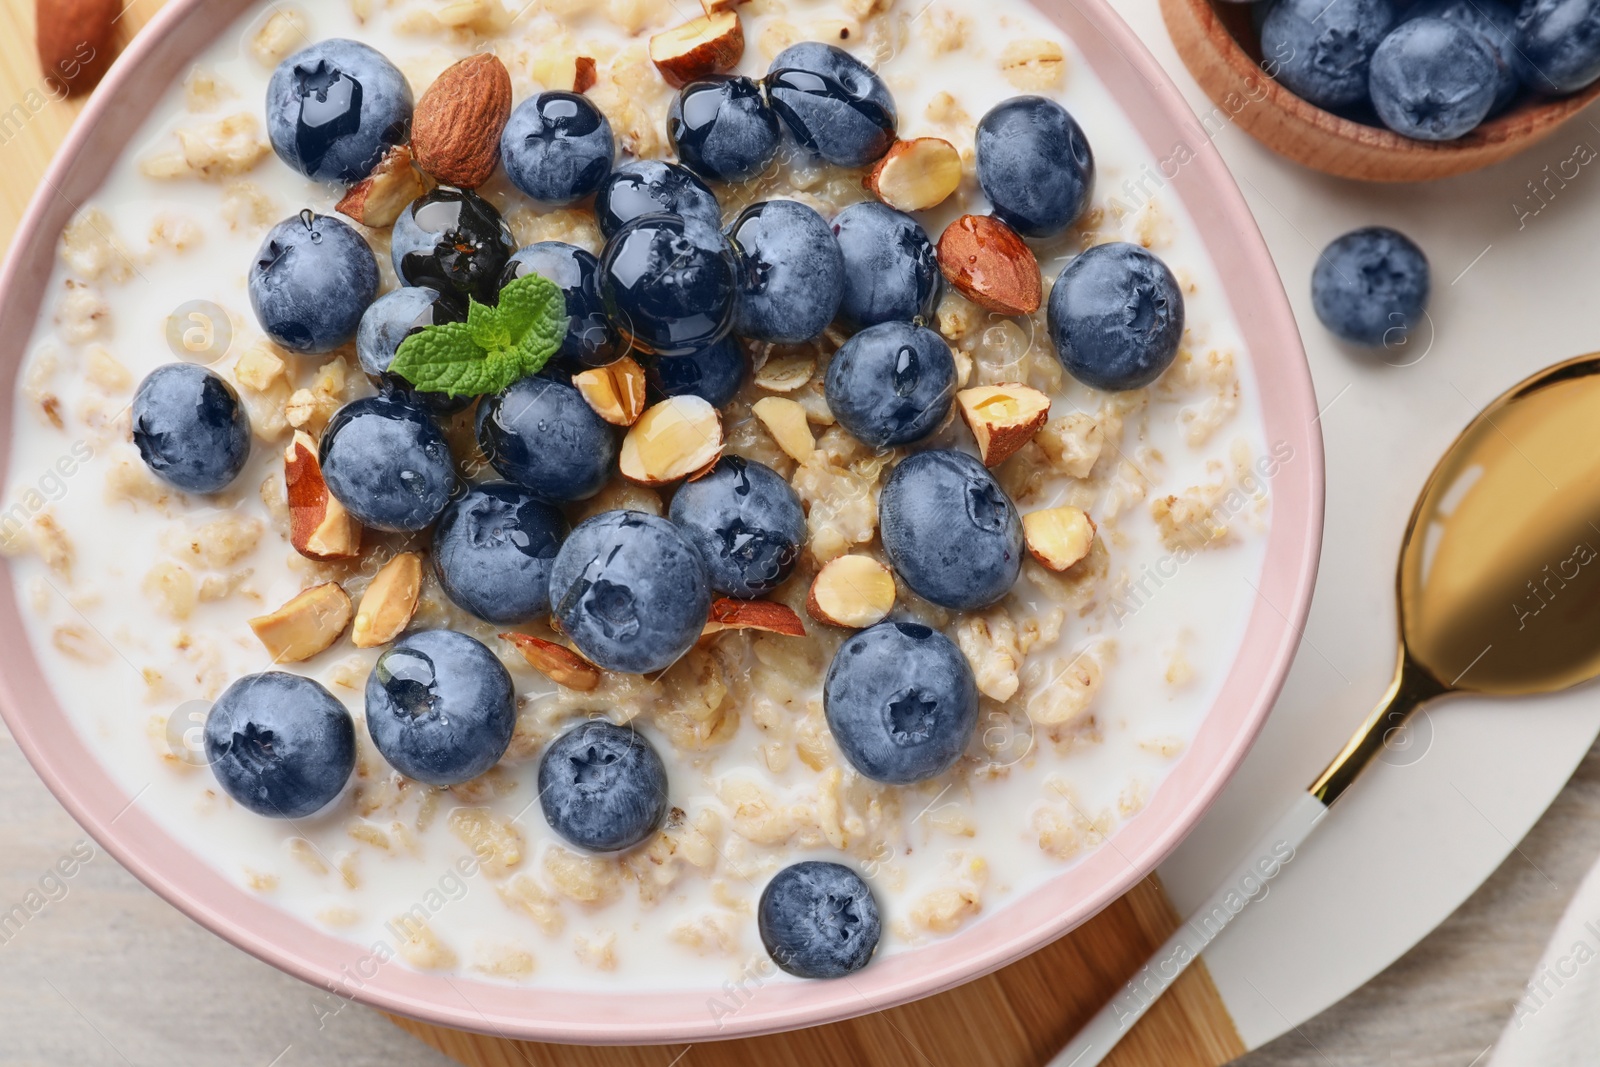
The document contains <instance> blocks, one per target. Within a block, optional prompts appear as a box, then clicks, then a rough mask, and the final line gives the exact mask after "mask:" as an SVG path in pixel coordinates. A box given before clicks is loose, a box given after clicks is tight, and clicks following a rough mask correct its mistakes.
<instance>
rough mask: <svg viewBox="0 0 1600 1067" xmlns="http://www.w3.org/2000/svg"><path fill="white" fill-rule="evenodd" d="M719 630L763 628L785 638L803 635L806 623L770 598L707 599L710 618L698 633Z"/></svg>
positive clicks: (705, 633)
mask: <svg viewBox="0 0 1600 1067" xmlns="http://www.w3.org/2000/svg"><path fill="white" fill-rule="evenodd" d="M723 630H765V631H767V632H768V633H774V634H783V635H784V636H786V637H804V636H805V635H806V624H805V623H803V622H801V621H800V616H798V615H796V614H795V613H794V612H793V611H792V610H790V609H789V608H786V607H784V606H783V605H782V604H777V603H774V602H773V601H770V600H734V599H733V598H732V597H719V598H718V599H716V600H713V601H712V602H711V617H710V618H709V620H707V622H706V628H705V629H704V630H702V631H701V633H700V636H702V637H705V636H708V635H710V634H714V633H720V632H721V631H723Z"/></svg>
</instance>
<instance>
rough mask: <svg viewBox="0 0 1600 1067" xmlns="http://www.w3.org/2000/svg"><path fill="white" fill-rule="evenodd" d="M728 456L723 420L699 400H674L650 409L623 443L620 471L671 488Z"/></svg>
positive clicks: (640, 481) (632, 478) (644, 482)
mask: <svg viewBox="0 0 1600 1067" xmlns="http://www.w3.org/2000/svg"><path fill="white" fill-rule="evenodd" d="M720 455H722V418H721V417H720V416H719V415H718V414H717V409H716V408H714V407H712V406H711V404H710V403H709V402H707V401H706V400H705V399H703V398H701V397H698V396H674V397H668V398H667V399H666V400H663V401H662V402H661V403H659V404H656V405H655V406H653V407H650V408H646V409H645V412H644V414H642V415H640V416H639V419H638V421H637V422H635V423H634V424H633V426H632V427H631V428H630V429H629V430H628V433H627V436H625V437H623V439H622V449H621V451H620V453H619V454H618V456H617V466H618V467H619V468H620V469H621V471H622V476H623V477H624V478H626V479H628V480H629V481H630V482H637V483H638V484H640V485H665V484H666V483H668V482H675V481H677V480H678V479H680V478H686V477H688V476H689V475H691V474H694V473H695V472H696V471H699V470H702V469H704V468H706V467H709V466H710V465H711V464H713V463H715V462H716V461H717V457H718V456H720Z"/></svg>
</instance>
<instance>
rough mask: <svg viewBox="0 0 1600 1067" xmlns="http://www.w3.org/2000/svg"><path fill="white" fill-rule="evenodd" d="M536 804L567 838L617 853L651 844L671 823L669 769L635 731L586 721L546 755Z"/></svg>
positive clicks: (552, 745)
mask: <svg viewBox="0 0 1600 1067" xmlns="http://www.w3.org/2000/svg"><path fill="white" fill-rule="evenodd" d="M539 806H540V807H541V808H542V809H543V810H544V817H545V821H546V822H548V823H549V824H550V829H552V830H554V831H555V832H556V833H558V834H560V835H561V837H562V838H563V839H564V840H566V841H568V842H570V843H572V844H574V845H577V846H578V847H579V848H582V849H588V850H589V851H590V852H619V851H621V850H622V849H625V848H632V847H633V846H634V845H637V844H639V843H640V842H642V841H645V840H646V839H648V838H649V837H650V835H652V834H654V833H655V832H656V829H657V828H658V827H659V826H660V825H661V821H662V820H663V819H664V818H666V814H667V769H666V767H664V766H663V765H662V763H661V757H660V756H659V755H657V754H656V750H655V746H653V745H652V744H650V742H649V741H648V740H647V739H646V738H645V737H644V735H643V734H641V733H639V732H638V731H637V730H634V729H632V728H630V727H627V726H616V725H613V724H612V723H609V722H606V721H605V720H604V719H588V720H586V721H584V722H582V723H579V724H578V725H577V726H574V727H573V728H572V729H570V730H568V731H567V732H566V733H564V734H562V735H561V736H560V737H558V738H556V739H555V740H554V741H552V742H551V743H550V747H549V748H547V749H545V751H544V756H543V757H542V758H541V759H540V760H539Z"/></svg>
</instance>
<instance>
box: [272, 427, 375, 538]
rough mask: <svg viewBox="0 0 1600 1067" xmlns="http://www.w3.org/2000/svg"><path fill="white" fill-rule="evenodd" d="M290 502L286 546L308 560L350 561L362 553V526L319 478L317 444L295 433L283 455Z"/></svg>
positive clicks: (307, 435) (287, 494)
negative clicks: (287, 542) (287, 543)
mask: <svg viewBox="0 0 1600 1067" xmlns="http://www.w3.org/2000/svg"><path fill="white" fill-rule="evenodd" d="M283 484H284V490H285V495H286V496H287V497H288V501H289V543H290V544H291V545H293V546H294V550H295V551H296V552H298V553H300V554H301V555H302V556H305V557H306V558H307V559H314V560H324V561H325V560H332V559H349V558H351V557H352V556H359V555H360V554H361V524H360V523H358V522H356V520H355V518H354V517H353V516H352V515H351V514H350V513H349V512H348V511H346V510H345V509H344V505H343V504H341V503H339V501H338V500H336V499H334V496H333V494H332V493H330V492H329V491H328V483H327V482H326V481H324V480H323V477H322V464H321V462H320V461H319V460H318V459H317V442H316V441H314V440H312V438H311V435H310V434H308V433H306V432H305V431H304V430H296V431H295V432H294V439H293V440H291V441H290V442H289V447H288V448H287V449H285V450H284V453H283Z"/></svg>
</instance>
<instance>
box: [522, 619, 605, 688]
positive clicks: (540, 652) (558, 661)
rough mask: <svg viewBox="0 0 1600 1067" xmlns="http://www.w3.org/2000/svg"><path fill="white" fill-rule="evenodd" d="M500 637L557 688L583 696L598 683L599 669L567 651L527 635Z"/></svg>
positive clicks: (567, 649)
mask: <svg viewBox="0 0 1600 1067" xmlns="http://www.w3.org/2000/svg"><path fill="white" fill-rule="evenodd" d="M500 636H501V637H503V638H505V639H506V640H507V641H510V642H511V643H512V644H513V645H516V646H517V651H518V652H521V653H522V658H523V659H525V660H527V661H528V666H530V667H532V668H533V669H534V670H536V671H538V672H539V673H540V674H542V675H544V676H545V677H546V678H548V679H550V680H551V681H552V682H554V683H556V684H557V685H561V686H565V687H567V688H568V689H576V690H577V691H578V692H580V693H587V692H589V691H590V690H591V689H593V688H594V687H595V686H597V685H599V684H600V669H599V668H598V667H596V666H595V665H594V664H592V663H590V662H589V661H588V660H586V659H584V658H583V657H582V656H580V655H578V654H577V653H576V652H574V651H572V650H571V649H569V648H564V647H563V646H561V645H558V644H556V643H555V642H553V641H542V640H540V639H539V638H537V637H530V636H529V635H527V634H515V633H506V634H501V635H500Z"/></svg>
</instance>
